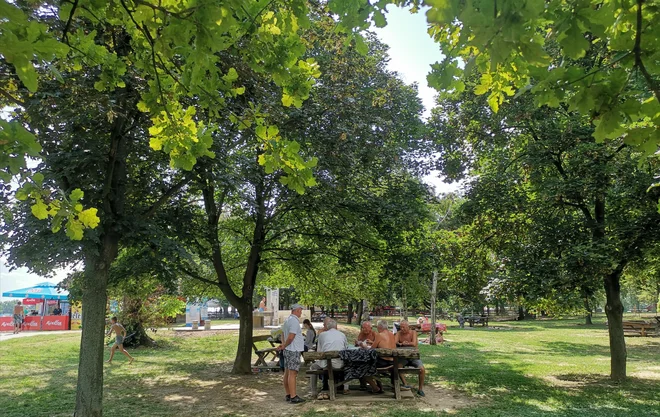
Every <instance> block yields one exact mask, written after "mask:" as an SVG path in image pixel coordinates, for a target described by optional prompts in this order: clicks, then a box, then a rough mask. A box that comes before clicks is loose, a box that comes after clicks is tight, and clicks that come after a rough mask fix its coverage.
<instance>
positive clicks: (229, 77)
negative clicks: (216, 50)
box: [222, 67, 238, 83]
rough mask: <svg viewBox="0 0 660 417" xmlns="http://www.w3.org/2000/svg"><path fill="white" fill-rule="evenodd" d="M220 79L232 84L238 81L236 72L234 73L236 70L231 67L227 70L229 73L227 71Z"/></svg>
mask: <svg viewBox="0 0 660 417" xmlns="http://www.w3.org/2000/svg"><path fill="white" fill-rule="evenodd" d="M222 79H223V80H225V81H227V82H228V83H233V82H234V81H236V80H238V72H236V69H235V68H233V67H232V68H229V71H227V74H226V75H225V76H223V77H222Z"/></svg>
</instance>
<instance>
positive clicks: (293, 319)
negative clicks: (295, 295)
mask: <svg viewBox="0 0 660 417" xmlns="http://www.w3.org/2000/svg"><path fill="white" fill-rule="evenodd" d="M302 310H303V307H302V306H301V305H300V304H294V305H292V306H291V315H290V316H289V318H288V319H286V321H285V322H284V324H283V325H282V336H283V337H282V340H283V342H282V344H281V345H279V346H278V347H277V350H278V351H280V352H282V354H283V355H284V380H283V383H284V390H285V391H286V401H287V402H290V403H291V404H300V403H303V402H305V400H303V399H302V398H300V397H299V396H298V395H297V394H296V378H298V370H300V355H302V353H303V351H304V350H305V338H304V337H303V335H302V329H301V328H300V320H299V318H300V316H301V315H302Z"/></svg>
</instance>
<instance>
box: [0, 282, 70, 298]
mask: <svg viewBox="0 0 660 417" xmlns="http://www.w3.org/2000/svg"><path fill="white" fill-rule="evenodd" d="M2 296H3V297H14V298H39V299H41V300H66V299H67V298H69V292H68V291H62V290H58V289H57V286H56V285H55V284H53V283H51V282H42V283H40V284H37V285H35V286H34V287H29V288H21V289H19V290H14V291H7V292H3V293H2Z"/></svg>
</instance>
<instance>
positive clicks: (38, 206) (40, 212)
mask: <svg viewBox="0 0 660 417" xmlns="http://www.w3.org/2000/svg"><path fill="white" fill-rule="evenodd" d="M31 210H32V215H33V216H34V217H36V218H37V219H39V220H44V219H46V218H48V206H46V205H45V204H44V202H43V201H42V200H41V199H40V198H38V199H37V202H36V203H35V204H33V205H32V207H31Z"/></svg>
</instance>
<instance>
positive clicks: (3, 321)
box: [0, 317, 14, 332]
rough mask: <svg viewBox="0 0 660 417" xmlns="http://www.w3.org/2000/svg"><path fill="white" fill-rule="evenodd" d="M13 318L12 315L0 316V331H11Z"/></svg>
mask: <svg viewBox="0 0 660 417" xmlns="http://www.w3.org/2000/svg"><path fill="white" fill-rule="evenodd" d="M13 331H14V319H13V317H0V332H13Z"/></svg>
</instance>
